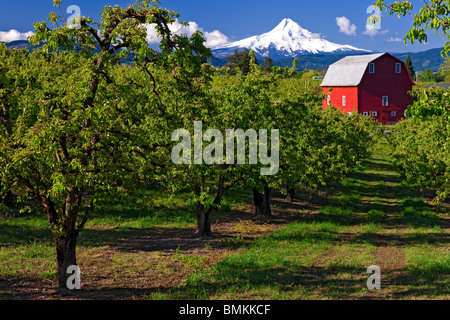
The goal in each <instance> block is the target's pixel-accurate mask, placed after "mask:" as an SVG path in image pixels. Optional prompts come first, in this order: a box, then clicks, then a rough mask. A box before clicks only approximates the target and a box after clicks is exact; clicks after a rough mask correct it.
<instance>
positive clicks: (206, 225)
mask: <svg viewBox="0 0 450 320" xmlns="http://www.w3.org/2000/svg"><path fill="white" fill-rule="evenodd" d="M204 186H205V179H204V178H203V177H202V181H201V185H200V186H193V189H194V193H195V195H196V196H200V195H201V193H202V192H203V190H204ZM224 192H225V176H224V175H223V174H222V175H220V176H219V181H218V183H217V190H216V195H215V197H214V201H213V203H212V205H211V206H210V207H209V208H205V206H204V204H202V203H201V202H200V201H199V202H197V235H199V236H200V237H211V236H212V230H211V224H212V221H213V217H214V215H215V214H216V213H217V211H218V209H217V207H218V206H219V205H220V203H221V201H222V197H223V193H224Z"/></svg>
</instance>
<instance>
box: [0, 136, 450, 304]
mask: <svg viewBox="0 0 450 320" xmlns="http://www.w3.org/2000/svg"><path fill="white" fill-rule="evenodd" d="M249 199H251V194H249V192H242V191H241V190H237V191H235V192H234V193H231V194H227V196H226V199H225V202H224V204H223V205H222V207H221V210H220V212H219V214H218V217H222V216H223V215H226V214H227V213H228V212H230V210H231V208H232V207H233V205H241V204H246V203H248V201H249ZM290 214H295V212H294V213H293V212H292V211H290ZM297 214H298V215H299V217H301V218H299V220H298V221H297V222H294V223H291V224H289V225H286V226H284V227H283V228H280V229H278V230H276V231H275V232H273V233H270V234H269V235H267V236H264V237H259V238H256V239H255V240H254V241H253V242H251V243H247V242H246V241H245V240H244V238H243V237H242V236H233V237H230V238H225V239H223V240H221V241H219V242H218V243H216V244H214V245H212V244H211V243H210V242H209V241H208V242H205V244H204V246H203V248H207V249H209V250H213V248H214V247H216V246H217V245H218V246H219V247H220V248H221V249H223V250H229V251H232V253H230V254H228V255H227V256H225V257H224V258H222V259H219V260H218V261H217V262H216V263H215V264H214V265H212V266H211V265H210V264H209V262H208V261H209V260H208V259H209V257H207V256H205V255H196V254H192V253H188V252H183V251H182V250H181V249H178V250H175V251H174V252H171V253H164V254H159V253H158V252H153V251H152V252H146V251H145V250H144V249H142V251H141V252H134V251H132V250H127V249H126V246H123V247H121V246H122V245H124V244H126V243H127V242H129V241H133V239H135V238H136V237H140V236H142V235H146V231H152V230H164V229H183V228H188V227H194V226H195V223H196V217H195V212H194V207H193V205H192V203H191V194H190V193H189V192H184V193H180V194H178V195H177V196H176V197H175V196H173V197H170V196H168V195H166V194H164V193H162V192H160V191H159V190H156V189H152V188H149V189H148V190H142V191H141V193H140V194H139V195H138V196H137V197H135V198H133V199H132V201H127V202H125V201H121V200H120V199H115V198H111V199H105V201H102V202H100V203H99V205H98V210H97V211H96V212H95V213H94V215H93V217H92V219H91V220H89V222H88V224H87V226H86V230H84V231H83V232H82V233H81V235H80V239H79V248H80V253H79V260H80V261H81V263H82V264H84V265H86V266H93V267H94V269H95V268H102V270H104V271H105V272H106V274H107V275H108V276H111V277H113V280H111V281H112V283H120V284H121V286H122V287H123V286H126V285H129V284H127V282H126V279H127V277H128V276H133V275H134V276H136V274H146V276H147V277H155V279H156V277H157V276H160V277H165V276H169V274H167V272H170V270H171V269H170V266H172V265H174V266H177V268H178V269H176V271H177V272H180V271H182V270H188V271H187V272H186V277H185V278H183V280H180V281H181V282H180V283H177V284H176V285H175V284H174V285H173V287H171V288H170V289H169V290H165V289H158V290H156V291H155V292H154V293H152V294H149V295H148V296H145V297H144V298H145V299H155V300H164V299H364V298H370V299H372V298H379V299H450V293H449V292H450V290H449V287H450V280H449V279H450V277H449V275H450V253H449V251H448V247H449V237H450V230H449V229H448V215H447V216H446V215H445V214H437V213H436V212H435V211H434V208H433V207H431V206H430V205H429V204H428V203H426V202H425V201H424V199H423V197H422V195H421V193H420V192H418V190H416V189H415V188H414V187H413V186H411V185H410V184H408V183H406V182H404V181H403V179H402V177H401V175H400V174H399V173H398V172H397V171H396V170H395V168H394V167H393V166H392V164H391V161H390V158H389V147H388V146H387V144H386V143H385V142H384V141H381V142H380V143H379V144H378V145H376V146H375V148H374V154H373V156H372V157H371V158H369V159H367V160H365V161H363V162H362V163H361V165H360V166H359V167H358V168H356V170H355V171H354V172H353V173H351V174H350V175H349V176H348V177H347V179H345V180H344V181H343V182H342V184H341V186H340V187H339V188H338V189H337V190H336V192H335V193H334V195H333V196H331V197H329V199H328V201H327V203H326V205H324V206H323V207H322V208H320V209H319V210H317V212H316V213H314V214H310V215H307V214H306V213H305V212H304V211H303V210H302V209H299V211H298V213H297ZM446 219H447V220H446ZM255 228H260V229H261V230H262V228H263V226H259V225H254V224H252V223H250V222H248V223H240V224H239V223H238V224H236V226H235V230H248V229H255ZM255 230H256V229H255ZM114 245H117V246H118V248H119V249H117V250H116V251H113V252H111V250H113V248H114ZM139 250H141V249H139ZM54 252H55V251H54V245H53V241H52V236H51V233H50V231H49V227H48V221H47V220H46V218H45V217H44V216H42V215H39V214H35V215H23V214H21V215H9V216H3V217H0V275H1V276H7V277H14V278H16V277H27V276H30V277H39V278H45V279H55V277H56V273H55V270H56V268H55V253H54ZM105 252H109V255H108V254H106V255H105V256H102V257H97V256H99V255H100V254H104V253H105ZM371 265H378V266H380V268H381V271H382V282H383V286H382V290H375V291H372V290H368V289H367V287H366V281H367V278H368V277H369V274H368V273H367V268H368V267H369V266H371ZM103 268H104V269H103ZM87 276H89V275H87ZM105 277H106V276H105ZM152 279H153V278H152ZM108 284H109V283H108ZM11 294H12V293H11V292H10V290H6V291H3V292H0V296H3V297H6V298H7V297H8V296H9V295H11Z"/></svg>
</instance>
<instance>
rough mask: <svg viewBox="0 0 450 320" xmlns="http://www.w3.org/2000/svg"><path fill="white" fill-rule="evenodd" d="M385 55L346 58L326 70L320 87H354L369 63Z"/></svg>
mask: <svg viewBox="0 0 450 320" xmlns="http://www.w3.org/2000/svg"><path fill="white" fill-rule="evenodd" d="M385 54H387V53H377V54H368V55H358V56H348V57H345V58H343V59H341V60H339V61H337V62H335V63H333V64H332V65H330V67H329V68H328V71H327V74H326V75H325V78H324V79H323V82H322V84H321V85H320V86H321V87H356V86H358V85H359V84H360V83H361V80H362V78H363V76H364V73H365V72H366V69H367V66H368V64H369V63H371V62H373V61H375V60H376V59H378V58H380V57H382V56H384V55H385Z"/></svg>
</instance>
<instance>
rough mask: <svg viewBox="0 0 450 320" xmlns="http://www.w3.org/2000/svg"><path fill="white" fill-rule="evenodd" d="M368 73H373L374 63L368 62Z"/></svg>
mask: <svg viewBox="0 0 450 320" xmlns="http://www.w3.org/2000/svg"><path fill="white" fill-rule="evenodd" d="M369 73H375V63H370V64H369Z"/></svg>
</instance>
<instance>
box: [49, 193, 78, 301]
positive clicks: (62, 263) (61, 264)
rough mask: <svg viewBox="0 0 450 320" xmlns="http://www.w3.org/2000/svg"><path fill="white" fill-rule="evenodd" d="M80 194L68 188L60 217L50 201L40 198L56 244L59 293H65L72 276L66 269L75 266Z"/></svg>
mask: <svg viewBox="0 0 450 320" xmlns="http://www.w3.org/2000/svg"><path fill="white" fill-rule="evenodd" d="M81 195H82V192H81V191H80V190H78V189H76V188H69V190H68V193H67V198H66V202H65V205H64V210H63V212H62V214H61V216H60V215H58V212H57V211H56V208H55V205H54V203H53V202H52V201H51V199H48V198H41V202H42V205H43V206H44V211H45V214H46V215H47V217H48V220H49V222H50V226H51V229H52V230H53V239H54V240H55V244H56V260H57V263H58V288H59V291H60V292H67V291H68V290H69V288H68V287H67V280H68V278H69V277H70V276H72V274H68V273H67V268H68V267H70V266H73V265H75V266H76V265H77V258H76V246H77V242H78V235H79V234H80V227H79V228H77V225H76V222H77V216H78V210H79V208H80V205H81Z"/></svg>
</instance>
